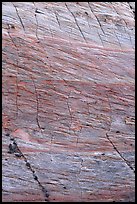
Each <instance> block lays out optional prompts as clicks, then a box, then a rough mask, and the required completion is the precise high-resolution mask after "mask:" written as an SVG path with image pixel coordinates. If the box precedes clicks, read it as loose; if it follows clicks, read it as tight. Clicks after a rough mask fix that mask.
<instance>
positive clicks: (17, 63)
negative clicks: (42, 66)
mask: <svg viewBox="0 0 137 204" xmlns="http://www.w3.org/2000/svg"><path fill="white" fill-rule="evenodd" d="M7 26H8V30H7V32H8V35H9V38H10V39H11V41H12V43H13V45H14V47H15V49H16V51H17V60H16V99H15V100H16V117H18V112H19V111H21V110H20V108H19V106H18V94H19V93H18V90H19V86H18V74H19V71H18V67H19V50H18V47H17V46H16V44H15V42H14V40H13V38H12V36H11V34H10V31H9V30H10V29H11V28H12V27H13V25H12V26H11V25H10V24H7ZM21 112H22V111H21Z"/></svg>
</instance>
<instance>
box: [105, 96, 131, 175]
mask: <svg viewBox="0 0 137 204" xmlns="http://www.w3.org/2000/svg"><path fill="white" fill-rule="evenodd" d="M107 98H108V104H109V107H110V110H112V107H111V105H110V100H109V97H108V96H107ZM111 124H112V119H111V116H110V127H109V130H108V131H107V133H106V138H107V140H108V141H109V142H110V143H111V145H112V146H113V148H114V149H115V151H116V152H117V153H118V155H119V156H120V158H121V159H122V160H123V161H124V162H125V163H126V165H127V166H128V167H129V168H130V169H131V170H132V171H133V172H134V173H135V170H134V168H133V167H132V166H131V164H130V162H129V161H128V160H127V159H125V158H124V157H123V155H122V154H121V153H120V151H119V150H118V149H117V147H116V146H115V144H114V143H113V141H112V140H111V139H110V137H109V132H111Z"/></svg>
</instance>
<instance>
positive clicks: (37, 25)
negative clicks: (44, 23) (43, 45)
mask: <svg viewBox="0 0 137 204" xmlns="http://www.w3.org/2000/svg"><path fill="white" fill-rule="evenodd" d="M33 4H34V7H35V20H36V38H37V41H38V42H39V41H40V40H39V37H38V29H39V28H38V27H39V24H38V19H37V14H36V12H37V8H36V5H35V2H33Z"/></svg>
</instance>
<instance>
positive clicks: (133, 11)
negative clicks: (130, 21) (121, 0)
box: [127, 1, 135, 19]
mask: <svg viewBox="0 0 137 204" xmlns="http://www.w3.org/2000/svg"><path fill="white" fill-rule="evenodd" d="M127 3H128V5H129V7H130V9H131V11H132V13H133V15H134V19H135V9H134V8H133V6H132V4H131V3H135V2H129V1H128V2H127Z"/></svg>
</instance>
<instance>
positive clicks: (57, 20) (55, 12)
mask: <svg viewBox="0 0 137 204" xmlns="http://www.w3.org/2000/svg"><path fill="white" fill-rule="evenodd" d="M53 11H54V9H53ZM54 14H55V17H56V20H57V22H58V25H59V28H60V29H61V26H60V22H59V18H58V15H57V12H56V11H54Z"/></svg>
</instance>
